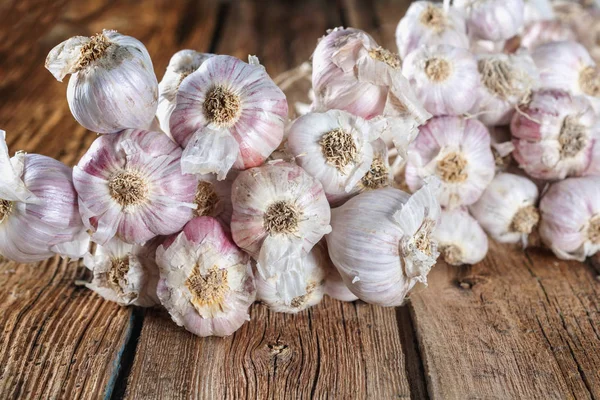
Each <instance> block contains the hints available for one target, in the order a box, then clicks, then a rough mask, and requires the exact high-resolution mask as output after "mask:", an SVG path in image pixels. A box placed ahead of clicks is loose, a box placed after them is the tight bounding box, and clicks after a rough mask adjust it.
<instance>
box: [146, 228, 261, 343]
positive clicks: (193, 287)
mask: <svg viewBox="0 0 600 400" xmlns="http://www.w3.org/2000/svg"><path fill="white" fill-rule="evenodd" d="M156 262H157V264H158V266H159V268H160V281H159V283H158V289H157V290H158V297H159V299H160V302H161V303H162V305H163V306H164V307H165V308H166V309H167V311H168V312H169V314H170V315H171V318H172V319H173V321H175V323H176V324H177V325H179V326H183V327H184V328H185V329H187V330H188V331H190V332H192V333H193V334H195V335H197V336H202V337H205V336H229V335H231V334H232V333H233V332H235V331H236V330H238V329H239V328H240V327H241V326H242V325H243V324H244V323H245V322H246V321H249V320H250V315H249V312H248V309H249V308H250V306H251V305H252V303H253V302H254V300H255V298H256V287H255V284H254V277H253V274H252V266H251V264H250V259H249V257H248V256H247V255H246V254H244V252H242V251H241V250H240V249H239V248H237V247H236V246H235V245H234V244H233V243H232V242H231V240H230V239H229V237H228V236H227V235H226V233H225V231H224V230H223V227H222V226H221V224H220V223H219V222H218V221H217V220H215V219H214V218H210V217H199V218H194V219H193V220H191V221H190V222H189V223H188V224H187V225H186V226H185V228H184V229H183V232H181V233H180V234H178V235H176V236H173V237H171V238H170V239H168V240H167V241H165V243H164V245H162V246H160V247H159V248H158V250H157V251H156Z"/></svg>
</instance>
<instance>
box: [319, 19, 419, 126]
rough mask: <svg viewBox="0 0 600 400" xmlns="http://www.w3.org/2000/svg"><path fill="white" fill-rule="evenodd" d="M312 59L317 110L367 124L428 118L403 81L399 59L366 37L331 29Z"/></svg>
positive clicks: (349, 30) (354, 30) (360, 34)
mask: <svg viewBox="0 0 600 400" xmlns="http://www.w3.org/2000/svg"><path fill="white" fill-rule="evenodd" d="M312 57H313V75H312V84H313V89H314V91H315V103H314V104H313V108H314V110H315V111H324V110H330V109H339V110H344V111H347V112H349V113H351V114H354V115H357V116H359V117H362V118H365V119H371V118H374V117H376V116H379V115H386V116H407V117H410V118H411V119H412V120H413V121H414V122H415V124H416V125H419V124H422V123H424V122H425V121H426V120H427V119H428V118H429V117H430V115H429V113H427V111H425V109H424V108H423V106H422V105H421V104H420V103H419V101H418V100H417V99H416V97H415V95H414V93H413V91H412V89H411V88H410V85H409V84H408V82H407V81H406V79H405V78H404V76H402V63H401V60H400V57H399V56H398V55H396V54H393V53H391V52H390V51H388V50H386V49H384V48H382V47H381V46H379V45H378V44H377V42H375V40H374V39H373V38H372V37H371V36H370V35H368V34H367V33H366V32H363V31H361V30H359V29H353V28H347V29H344V28H336V29H333V30H331V31H329V32H328V34H327V35H326V36H325V37H323V38H322V39H321V40H320V41H319V43H318V45H317V48H316V49H315V52H314V53H313V56H312Z"/></svg>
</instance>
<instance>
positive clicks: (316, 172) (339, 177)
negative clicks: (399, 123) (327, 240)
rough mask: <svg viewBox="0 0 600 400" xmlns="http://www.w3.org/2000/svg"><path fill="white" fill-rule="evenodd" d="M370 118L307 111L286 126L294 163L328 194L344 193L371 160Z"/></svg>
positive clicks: (365, 170) (340, 113)
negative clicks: (289, 125) (317, 182)
mask: <svg viewBox="0 0 600 400" xmlns="http://www.w3.org/2000/svg"><path fill="white" fill-rule="evenodd" d="M376 138H377V132H375V130H374V129H373V128H372V127H371V124H369V122H367V121H365V120H364V119H362V118H360V117H356V116H354V115H352V114H350V113H347V112H345V111H340V110H330V111H327V112H325V113H308V114H305V115H303V116H301V117H300V118H298V119H297V120H296V121H294V123H293V124H292V126H291V127H290V128H289V133H288V139H287V146H288V150H289V152H290V153H291V155H292V156H293V157H295V160H296V163H297V164H298V165H299V166H301V167H302V168H303V169H304V170H305V171H306V172H308V173H309V174H310V175H312V176H313V177H314V178H316V179H317V180H318V181H319V182H321V184H322V185H323V190H325V193H327V194H337V195H339V194H344V193H347V192H349V191H350V190H351V189H352V188H353V187H354V186H355V185H356V184H357V182H358V181H360V180H361V179H362V178H363V177H364V176H365V174H366V173H367V171H368V170H369V168H370V166H371V163H372V162H373V149H372V147H371V144H370V142H371V141H373V140H375V139H376Z"/></svg>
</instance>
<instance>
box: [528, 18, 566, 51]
mask: <svg viewBox="0 0 600 400" xmlns="http://www.w3.org/2000/svg"><path fill="white" fill-rule="evenodd" d="M565 40H576V36H575V32H573V30H571V28H569V26H567V25H566V24H564V23H562V22H561V21H552V20H550V21H537V22H534V23H532V24H529V25H527V26H526V27H525V30H524V31H523V33H522V34H521V46H522V47H524V48H526V49H529V50H533V49H535V48H536V47H538V46H541V45H543V44H546V43H551V42H560V41H565Z"/></svg>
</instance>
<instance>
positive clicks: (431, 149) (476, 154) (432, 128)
mask: <svg viewBox="0 0 600 400" xmlns="http://www.w3.org/2000/svg"><path fill="white" fill-rule="evenodd" d="M494 172H495V163H494V156H493V154H492V150H491V148H490V134H489V132H488V130H487V129H486V127H485V126H484V125H483V124H482V123H481V122H479V121H477V120H474V119H465V118H460V117H434V118H432V119H431V120H430V121H429V122H428V123H427V124H425V125H423V126H422V127H421V128H420V132H419V136H417V139H416V140H415V141H414V142H413V143H412V144H411V146H410V147H409V153H408V161H407V164H406V183H407V184H408V187H409V188H410V190H411V191H413V192H414V191H416V190H417V189H419V188H420V187H421V185H423V183H424V182H425V180H426V179H427V178H428V177H430V176H436V177H437V178H438V179H440V181H441V188H440V190H439V192H438V200H439V202H440V204H441V205H442V206H444V207H448V208H450V209H452V208H456V207H459V206H461V205H469V204H473V203H474V202H475V201H477V199H478V198H479V196H481V193H483V191H484V190H485V188H486V187H487V185H488V184H489V183H490V182H491V181H492V178H493V177H494Z"/></svg>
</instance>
